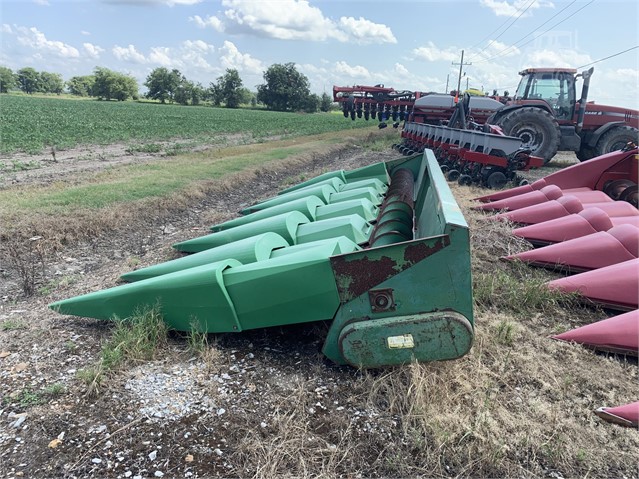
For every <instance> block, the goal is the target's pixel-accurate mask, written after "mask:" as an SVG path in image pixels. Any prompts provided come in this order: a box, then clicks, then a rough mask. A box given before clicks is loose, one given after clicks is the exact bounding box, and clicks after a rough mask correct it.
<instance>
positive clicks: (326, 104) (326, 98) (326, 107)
mask: <svg viewBox="0 0 639 479" xmlns="http://www.w3.org/2000/svg"><path fill="white" fill-rule="evenodd" d="M332 104H333V99H332V98H331V97H330V95H328V94H327V93H326V92H324V93H322V98H321V99H320V107H319V109H320V111H323V112H327V111H331V105H332Z"/></svg>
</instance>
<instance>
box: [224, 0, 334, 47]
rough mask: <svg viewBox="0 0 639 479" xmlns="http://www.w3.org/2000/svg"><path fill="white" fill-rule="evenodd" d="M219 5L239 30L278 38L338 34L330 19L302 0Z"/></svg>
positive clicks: (249, 0) (320, 37) (241, 0)
mask: <svg viewBox="0 0 639 479" xmlns="http://www.w3.org/2000/svg"><path fill="white" fill-rule="evenodd" d="M222 5H223V6H225V7H228V8H227V10H225V12H224V15H225V16H226V18H227V19H228V20H230V21H231V22H232V23H233V24H234V26H235V27H236V28H237V29H238V30H239V31H249V32H253V33H256V34H258V35H263V36H267V37H271V38H278V39H280V40H326V39H328V38H331V37H335V36H336V35H338V34H339V32H337V30H336V28H335V25H334V24H333V22H331V21H330V20H329V19H327V18H325V17H324V15H323V14H322V11H321V10H320V9H319V8H317V7H312V6H311V5H310V4H309V3H308V2H307V1H305V0H299V1H298V0H282V1H278V2H256V1H253V0H223V1H222Z"/></svg>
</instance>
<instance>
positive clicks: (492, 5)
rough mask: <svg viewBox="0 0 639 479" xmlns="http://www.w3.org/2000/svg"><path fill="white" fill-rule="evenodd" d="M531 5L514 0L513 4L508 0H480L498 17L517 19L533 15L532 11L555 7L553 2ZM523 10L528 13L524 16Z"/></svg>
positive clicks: (520, 0)
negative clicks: (519, 16)
mask: <svg viewBox="0 0 639 479" xmlns="http://www.w3.org/2000/svg"><path fill="white" fill-rule="evenodd" d="M529 3H530V0H514V1H513V2H509V1H507V0H503V1H499V0H479V4H480V5H481V6H482V7H486V8H489V9H490V10H492V11H493V13H494V14H495V15H497V16H498V17H511V16H512V17H516V16H518V15H520V14H521V16H522V18H523V17H528V16H530V15H532V10H534V9H538V8H542V7H551V8H553V7H554V4H553V3H552V2H549V1H543V0H536V1H535V2H533V3H532V5H530V6H528V4H529ZM523 10H526V12H525V13H523V14H522V11H523Z"/></svg>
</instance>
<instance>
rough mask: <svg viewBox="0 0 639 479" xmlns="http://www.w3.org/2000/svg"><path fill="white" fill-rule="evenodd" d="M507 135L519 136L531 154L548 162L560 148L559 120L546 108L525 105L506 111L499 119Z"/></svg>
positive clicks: (498, 123)
mask: <svg viewBox="0 0 639 479" xmlns="http://www.w3.org/2000/svg"><path fill="white" fill-rule="evenodd" d="M497 125H498V126H500V127H501V129H502V131H503V132H504V134H505V135H508V136H517V137H519V138H521V140H522V146H523V147H525V148H529V149H530V150H531V154H532V155H534V156H540V157H542V158H543V159H544V163H548V162H549V161H550V160H552V158H553V157H554V156H555V154H556V153H557V150H558V149H559V141H560V139H561V130H560V129H559V124H558V123H557V120H556V119H555V118H554V117H553V116H552V115H551V114H550V113H548V112H547V111H546V110H543V109H541V108H536V107H532V106H525V107H523V108H519V109H517V110H513V111H511V112H509V113H506V114H505V115H504V116H502V117H501V118H500V119H499V120H498V121H497Z"/></svg>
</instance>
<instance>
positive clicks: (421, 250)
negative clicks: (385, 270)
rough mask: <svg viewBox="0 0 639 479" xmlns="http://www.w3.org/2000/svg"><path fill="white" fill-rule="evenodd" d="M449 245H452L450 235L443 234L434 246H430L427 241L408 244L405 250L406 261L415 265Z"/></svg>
mask: <svg viewBox="0 0 639 479" xmlns="http://www.w3.org/2000/svg"><path fill="white" fill-rule="evenodd" d="M448 245H450V238H449V237H448V236H442V238H441V241H438V242H437V243H435V245H434V246H428V245H427V244H426V243H415V244H411V245H408V246H406V249H405V250H404V261H405V262H407V263H410V264H411V265H413V264H415V263H418V262H419V261H421V260H423V259H424V258H428V257H429V256H432V255H434V254H435V253H437V252H438V251H441V250H442V249H444V248H445V247H446V246H448Z"/></svg>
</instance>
